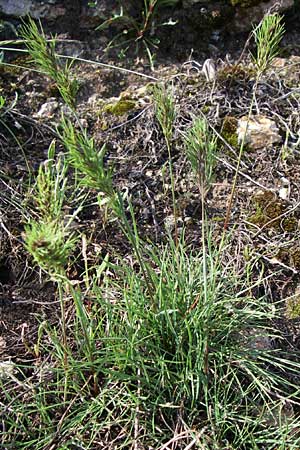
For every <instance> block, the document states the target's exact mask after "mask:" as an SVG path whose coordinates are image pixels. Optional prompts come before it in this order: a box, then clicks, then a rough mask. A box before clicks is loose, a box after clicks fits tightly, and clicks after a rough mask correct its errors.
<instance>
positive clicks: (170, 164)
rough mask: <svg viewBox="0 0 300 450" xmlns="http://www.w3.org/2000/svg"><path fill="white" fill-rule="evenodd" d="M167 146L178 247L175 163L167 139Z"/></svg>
mask: <svg viewBox="0 0 300 450" xmlns="http://www.w3.org/2000/svg"><path fill="white" fill-rule="evenodd" d="M166 144H167V149H168V157H169V173H170V180H171V190H172V203H173V216H174V231H175V244H176V246H178V225H177V208H176V198H175V180H174V173H173V163H172V156H171V145H170V141H169V139H168V138H166Z"/></svg>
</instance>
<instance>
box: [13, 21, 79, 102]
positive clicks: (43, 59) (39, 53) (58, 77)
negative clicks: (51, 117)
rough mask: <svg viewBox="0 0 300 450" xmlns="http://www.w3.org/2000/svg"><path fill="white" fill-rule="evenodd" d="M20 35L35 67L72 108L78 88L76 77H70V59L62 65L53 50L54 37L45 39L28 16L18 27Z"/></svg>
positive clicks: (40, 30) (41, 30) (40, 29)
mask: <svg viewBox="0 0 300 450" xmlns="http://www.w3.org/2000/svg"><path fill="white" fill-rule="evenodd" d="M19 34H20V36H21V37H22V38H23V39H24V44H25V45H26V48H27V49H28V52H29V54H30V56H31V58H32V60H33V63H34V64H35V65H36V67H37V68H38V69H39V70H40V71H42V72H43V73H45V74H46V75H47V76H48V77H49V78H51V79H52V80H53V81H54V82H55V84H56V86H57V89H58V90H59V92H60V95H61V96H62V98H63V100H64V101H65V103H66V104H67V105H68V106H69V107H70V108H71V109H73V110H74V107H75V97H76V93H77V90H78V83H77V81H76V79H74V78H72V77H71V75H70V74H71V66H72V61H71V62H70V63H67V64H65V65H63V64H62V63H61V61H60V59H59V58H58V56H57V55H56V52H55V39H51V40H47V39H46V36H45V34H44V31H43V29H42V27H41V25H40V27H39V28H38V27H37V25H36V23H35V22H34V20H33V19H31V18H30V17H28V18H27V20H26V23H25V22H24V23H23V25H22V26H21V27H20V29H19Z"/></svg>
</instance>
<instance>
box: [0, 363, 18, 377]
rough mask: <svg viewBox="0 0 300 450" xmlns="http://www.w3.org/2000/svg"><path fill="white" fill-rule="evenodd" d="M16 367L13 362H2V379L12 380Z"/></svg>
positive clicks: (0, 367)
mask: <svg viewBox="0 0 300 450" xmlns="http://www.w3.org/2000/svg"><path fill="white" fill-rule="evenodd" d="M14 371H15V365H14V363H12V362H11V361H0V379H2V380H3V379H6V378H10V376H11V375H13V374H14Z"/></svg>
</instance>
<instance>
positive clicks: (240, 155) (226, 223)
mask: <svg viewBox="0 0 300 450" xmlns="http://www.w3.org/2000/svg"><path fill="white" fill-rule="evenodd" d="M258 81H259V76H257V77H256V80H255V85H254V88H253V95H252V99H251V103H250V108H249V113H248V117H247V124H246V129H245V133H244V134H243V139H242V142H241V145H240V150H239V154H238V160H237V165H236V169H235V173H234V178H233V183H232V187H231V192H230V196H229V201H228V205H227V209H226V216H225V221H224V226H223V232H225V231H226V230H227V228H228V224H229V220H230V214H231V209H232V203H233V197H234V194H235V191H236V184H237V178H238V175H239V169H240V165H241V160H242V155H243V151H244V147H245V139H246V134H247V129H248V124H249V121H250V117H251V114H252V110H253V105H254V102H255V93H256V90H257V85H258ZM223 234H224V233H223ZM221 241H222V243H223V236H222V240H221Z"/></svg>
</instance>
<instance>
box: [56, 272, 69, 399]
mask: <svg viewBox="0 0 300 450" xmlns="http://www.w3.org/2000/svg"><path fill="white" fill-rule="evenodd" d="M57 286H58V296H59V304H60V312H61V325H62V340H63V342H62V343H63V352H64V371H65V382H64V401H66V398H67V387H68V376H67V373H68V352H67V326H66V308H65V302H64V291H63V285H62V280H58V281H57Z"/></svg>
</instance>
